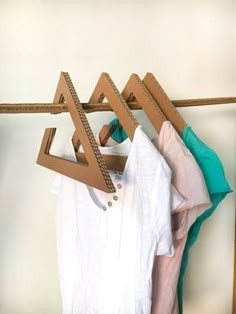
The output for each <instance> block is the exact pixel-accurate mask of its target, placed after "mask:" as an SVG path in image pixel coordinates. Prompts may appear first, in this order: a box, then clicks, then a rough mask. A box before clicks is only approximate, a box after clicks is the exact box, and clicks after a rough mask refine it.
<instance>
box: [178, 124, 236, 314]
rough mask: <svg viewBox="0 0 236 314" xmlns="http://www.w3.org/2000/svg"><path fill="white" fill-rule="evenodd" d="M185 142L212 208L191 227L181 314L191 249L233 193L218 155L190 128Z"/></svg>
mask: <svg viewBox="0 0 236 314" xmlns="http://www.w3.org/2000/svg"><path fill="white" fill-rule="evenodd" d="M182 138H183V141H184V143H185V145H186V146H187V147H188V149H189V150H190V151H191V153H192V154H193V156H194V157H195V159H196V161H197V163H198V164H199V167H200V168H201V170H202V173H203V175H204V178H205V181H206V185H207V189H208V192H209V195H210V198H211V202H212V207H211V208H209V209H208V210H206V211H205V212H204V213H203V214H202V215H201V216H199V217H198V219H197V220H196V221H195V223H194V224H193V225H192V226H191V228H190V230H189V233H188V239H187V242H186V245H185V249H184V253H183V257H182V264H181V268H180V275H179V282H178V302H179V314H182V313H183V279H184V274H185V271H186V268H187V264H188V255H189V251H190V248H191V247H192V245H193V244H194V243H195V242H196V240H197V237H198V235H199V232H200V229H201V226H202V224H203V222H204V221H205V220H206V219H207V218H209V217H210V216H211V215H212V214H213V213H214V211H215V209H216V207H217V206H218V205H219V203H220V202H221V201H222V200H223V199H224V197H225V196H226V195H227V193H230V192H232V190H231V188H230V186H229V184H228V182H227V180H226V178H225V174H224V169H223V166H222V163H221V161H220V159H219V157H218V156H217V154H216V153H215V152H214V151H213V150H212V149H210V148H209V147H207V146H206V145H205V144H204V143H203V142H202V141H201V140H200V139H199V138H198V137H197V136H196V134H195V133H194V132H193V131H192V129H191V128H190V127H188V126H186V127H185V129H184V131H183V134H182Z"/></svg>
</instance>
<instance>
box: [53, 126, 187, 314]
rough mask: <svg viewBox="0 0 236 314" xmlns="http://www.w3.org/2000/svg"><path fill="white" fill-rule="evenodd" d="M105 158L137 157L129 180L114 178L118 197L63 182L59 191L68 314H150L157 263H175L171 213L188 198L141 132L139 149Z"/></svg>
mask: <svg viewBox="0 0 236 314" xmlns="http://www.w3.org/2000/svg"><path fill="white" fill-rule="evenodd" d="M100 150H101V152H102V153H106V154H116V153H120V154H124V155H126V154H127V152H129V153H128V159H127V162H126V165H125V169H124V172H123V173H122V174H119V173H115V172H110V175H111V178H112V180H113V182H114V184H115V186H116V187H117V192H116V193H115V194H107V193H104V192H101V191H99V190H97V189H94V188H91V187H88V186H86V185H85V184H82V183H80V182H77V181H74V180H73V179H70V178H68V177H65V176H62V175H58V177H57V179H56V180H55V182H54V184H53V189H52V191H53V192H54V193H56V194H58V205H57V213H56V228H57V247H58V263H59V275H60V285H61V293H62V306H63V314H150V311H151V288H152V267H153V261H154V256H155V255H168V256H172V255H173V245H172V232H171V208H170V207H171V203H172V202H173V203H174V204H175V205H174V208H173V209H176V208H177V209H178V208H179V207H180V206H181V205H182V203H183V198H182V197H181V196H180V195H179V194H178V192H177V191H174V193H173V194H171V193H172V192H171V191H172V190H171V183H170V182H171V170H170V169H169V167H168V165H167V164H166V162H165V160H164V158H163V157H162V156H161V154H160V153H159V152H158V151H157V149H156V147H155V146H154V145H153V144H152V142H151V141H150V139H149V138H148V137H147V136H146V134H145V133H144V132H143V130H142V128H141V126H139V127H137V129H136V131H135V134H134V139H133V142H132V143H131V142H130V140H129V139H127V140H125V141H124V142H122V143H121V144H118V145H116V146H114V147H101V148H100ZM68 156H70V157H72V159H74V160H75V156H74V149H73V146H72V144H71V141H70V145H69V151H68V152H67V157H68ZM115 196H116V197H115ZM113 197H114V198H115V199H116V198H118V199H117V200H115V199H113ZM109 202H110V203H109ZM109 204H110V205H111V206H109ZM104 206H105V207H106V211H104V210H102V208H104Z"/></svg>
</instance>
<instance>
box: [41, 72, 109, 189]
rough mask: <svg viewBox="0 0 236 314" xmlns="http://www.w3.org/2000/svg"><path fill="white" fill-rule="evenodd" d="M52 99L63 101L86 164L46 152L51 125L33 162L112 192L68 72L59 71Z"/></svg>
mask: <svg viewBox="0 0 236 314" xmlns="http://www.w3.org/2000/svg"><path fill="white" fill-rule="evenodd" d="M54 102H55V103H64V102H66V104H67V106H68V109H69V112H70V115H71V118H72V120H73V123H74V125H75V129H76V135H77V137H78V138H77V141H80V142H81V144H82V145H83V149H84V152H85V155H86V160H87V163H81V162H80V163H79V162H73V161H69V160H66V159H64V158H61V157H57V156H53V155H50V148H51V145H52V142H53V138H54V136H55V132H56V129H55V128H49V129H46V131H45V133H44V136H43V140H42V144H41V147H40V151H39V154H38V159H37V163H38V164H39V165H41V166H44V167H46V168H49V169H51V170H54V171H56V172H58V173H61V174H63V175H65V176H68V177H70V178H72V179H75V180H78V181H80V182H83V183H85V184H88V185H90V186H93V187H95V188H97V189H100V190H102V191H104V192H108V193H112V192H115V187H114V185H113V183H112V180H111V178H110V175H109V172H108V169H107V166H106V164H105V162H104V160H103V159H102V156H101V153H100V151H99V149H98V145H97V143H96V141H95V138H94V136H93V133H92V130H91V128H90V126H89V123H88V120H87V118H86V115H85V112H84V110H83V107H82V105H81V104H80V101H79V98H78V96H77V94H76V91H75V89H74V86H73V84H72V82H71V79H70V77H69V74H68V73H65V72H62V73H61V76H60V80H59V83H58V86H57V90H56V94H55V98H54Z"/></svg>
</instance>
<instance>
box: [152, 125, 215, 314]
mask: <svg viewBox="0 0 236 314" xmlns="http://www.w3.org/2000/svg"><path fill="white" fill-rule="evenodd" d="M154 144H155V145H156V147H157V148H158V150H159V151H160V152H161V153H162V155H163V156H164V157H165V160H166V162H167V163H168V165H169V167H170V168H171V170H172V184H173V185H174V186H175V188H176V189H177V191H178V192H179V193H180V194H181V195H182V196H183V197H184V198H185V199H186V203H187V206H186V207H185V209H184V210H182V211H179V212H176V213H173V214H172V229H173V237H174V249H175V253H174V256H173V257H166V256H156V258H155V262H154V267H153V290H152V314H174V313H175V314H177V313H178V306H177V303H176V302H177V298H176V291H177V283H178V277H179V271H180V265H181V259H182V254H183V250H184V247H185V243H186V240H187V234H188V230H189V228H190V227H191V225H192V224H193V223H194V221H195V220H196V219H197V217H198V216H200V215H201V214H202V212H204V211H205V210H206V209H207V208H209V207H210V206H211V201H210V198H209V195H208V191H207V188H206V184H205V180H204V177H203V174H202V172H201V170H200V168H199V166H198V164H197V162H196V161H195V159H194V157H193V156H192V154H191V153H190V151H189V150H188V149H187V148H186V146H185V144H184V143H183V141H182V139H181V138H180V136H179V135H178V134H177V132H176V131H175V129H174V128H173V126H172V125H171V123H170V122H169V121H165V122H164V123H163V125H162V128H161V131H160V135H159V137H158V139H155V140H154Z"/></svg>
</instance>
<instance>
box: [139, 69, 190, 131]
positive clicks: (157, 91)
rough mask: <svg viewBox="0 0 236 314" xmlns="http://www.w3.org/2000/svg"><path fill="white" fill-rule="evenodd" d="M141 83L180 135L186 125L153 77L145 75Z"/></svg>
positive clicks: (150, 74)
mask: <svg viewBox="0 0 236 314" xmlns="http://www.w3.org/2000/svg"><path fill="white" fill-rule="evenodd" d="M143 83H144V84H145V86H146V88H147V89H148V91H149V93H150V94H151V95H152V97H153V98H154V99H155V101H156V102H157V104H158V105H159V107H160V109H161V110H162V111H163V113H164V114H165V116H166V117H167V119H168V120H169V121H171V123H172V124H173V126H174V128H175V129H176V131H177V132H178V133H179V134H180V135H181V134H182V132H183V129H184V127H185V125H186V123H185V121H184V119H183V118H182V117H181V115H180V113H179V112H178V111H177V109H176V108H175V106H174V104H173V103H172V101H171V100H170V99H169V97H168V96H167V94H166V93H165V91H164V89H163V88H162V87H161V85H160V84H159V83H158V81H157V80H156V78H155V77H154V75H153V74H152V73H147V74H146V75H145V77H144V79H143Z"/></svg>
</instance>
